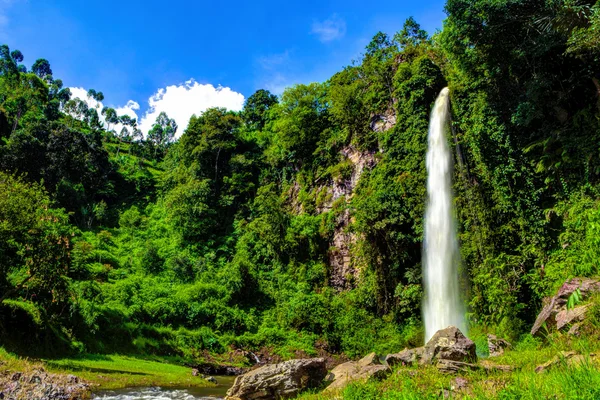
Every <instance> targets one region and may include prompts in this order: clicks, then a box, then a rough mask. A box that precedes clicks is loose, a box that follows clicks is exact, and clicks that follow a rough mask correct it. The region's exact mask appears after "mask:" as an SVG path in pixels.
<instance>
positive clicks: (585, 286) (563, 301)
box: [531, 278, 600, 335]
mask: <svg viewBox="0 0 600 400" xmlns="http://www.w3.org/2000/svg"><path fill="white" fill-rule="evenodd" d="M577 289H579V293H580V294H581V297H582V298H585V297H588V296H589V295H590V294H592V293H595V292H600V281H598V280H595V279H590V278H574V279H571V280H570V281H567V282H565V283H564V284H563V285H562V286H561V288H560V289H559V290H558V292H557V293H556V295H555V296H553V297H547V298H545V299H544V302H543V304H544V307H543V308H542V311H541V312H540V313H539V314H538V317H537V319H536V320H535V323H534V324H533V327H532V328H531V334H532V335H536V334H537V333H539V332H540V328H541V327H542V326H543V325H544V323H545V324H546V327H547V328H548V329H555V328H557V322H558V320H557V316H558V314H559V313H561V312H564V313H563V314H561V316H560V317H559V319H560V321H561V328H562V327H564V326H565V325H567V324H568V323H569V322H568V321H567V320H568V319H569V318H570V317H573V319H571V321H574V320H576V318H580V317H582V316H583V315H579V316H577V315H574V314H572V313H568V312H567V311H568V310H567V302H568V300H569V296H571V295H572V294H573V293H574V292H575V291H576V290H577ZM581 311H583V312H585V310H579V312H581ZM558 329H560V328H558Z"/></svg>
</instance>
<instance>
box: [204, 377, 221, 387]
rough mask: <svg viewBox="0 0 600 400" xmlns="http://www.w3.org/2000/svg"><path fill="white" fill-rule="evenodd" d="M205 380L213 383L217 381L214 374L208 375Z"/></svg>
mask: <svg viewBox="0 0 600 400" xmlns="http://www.w3.org/2000/svg"><path fill="white" fill-rule="evenodd" d="M206 380H207V381H209V382H210V383H214V384H215V385H216V384H217V383H218V382H217V378H215V377H214V376H209V377H207V378H206Z"/></svg>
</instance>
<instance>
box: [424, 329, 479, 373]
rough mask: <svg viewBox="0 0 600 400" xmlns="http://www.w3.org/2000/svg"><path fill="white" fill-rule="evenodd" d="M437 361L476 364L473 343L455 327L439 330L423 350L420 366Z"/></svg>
mask: <svg viewBox="0 0 600 400" xmlns="http://www.w3.org/2000/svg"><path fill="white" fill-rule="evenodd" d="M439 360H449V361H461V362H466V363H473V362H477V354H476V353H475V343H473V341H472V340H470V339H468V338H467V337H466V336H465V335H463V333H462V332H461V331H460V330H459V329H458V328H457V327H455V326H449V327H448V328H446V329H440V330H439V331H437V332H436V333H435V335H433V337H432V338H431V339H430V340H429V342H427V344H426V345H425V346H424V348H423V353H422V357H421V360H420V361H419V363H420V364H436V362H437V361H439Z"/></svg>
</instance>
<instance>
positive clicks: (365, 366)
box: [325, 353, 391, 392]
mask: <svg viewBox="0 0 600 400" xmlns="http://www.w3.org/2000/svg"><path fill="white" fill-rule="evenodd" d="M390 372H391V370H390V368H389V367H388V366H387V365H382V364H381V362H380V361H379V357H378V356H377V354H375V353H371V354H369V355H367V356H365V357H364V358H362V359H360V360H358V361H348V362H345V363H343V364H340V365H338V366H337V367H335V368H334V369H333V370H331V372H330V373H329V374H327V376H326V377H325V381H327V382H332V383H331V384H330V385H329V386H327V388H326V389H325V392H333V391H337V390H339V389H342V388H343V387H345V386H346V385H348V384H349V383H350V382H356V381H361V382H364V381H367V380H369V379H378V380H379V379H383V378H385V377H386V376H388V375H389V373H390Z"/></svg>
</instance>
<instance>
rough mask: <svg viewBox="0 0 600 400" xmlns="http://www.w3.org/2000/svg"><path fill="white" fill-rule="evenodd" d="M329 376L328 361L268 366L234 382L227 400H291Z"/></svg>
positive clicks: (293, 361) (304, 361) (305, 361)
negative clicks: (326, 362) (326, 363)
mask: <svg viewBox="0 0 600 400" xmlns="http://www.w3.org/2000/svg"><path fill="white" fill-rule="evenodd" d="M326 375H327V368H326V367H325V359H323V358H310V359H302V360H290V361H285V362H282V363H279V364H272V365H265V366H264V367H260V368H258V369H255V370H253V371H250V372H248V373H246V374H244V375H240V376H238V377H237V378H236V379H235V382H234V384H233V386H232V387H231V389H229V390H228V391H227V397H226V398H225V399H227V400H270V399H289V398H292V397H295V396H296V395H297V394H298V393H300V392H301V391H303V390H304V389H309V388H314V387H318V386H320V385H321V383H322V382H323V379H324V378H325V376H326Z"/></svg>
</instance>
